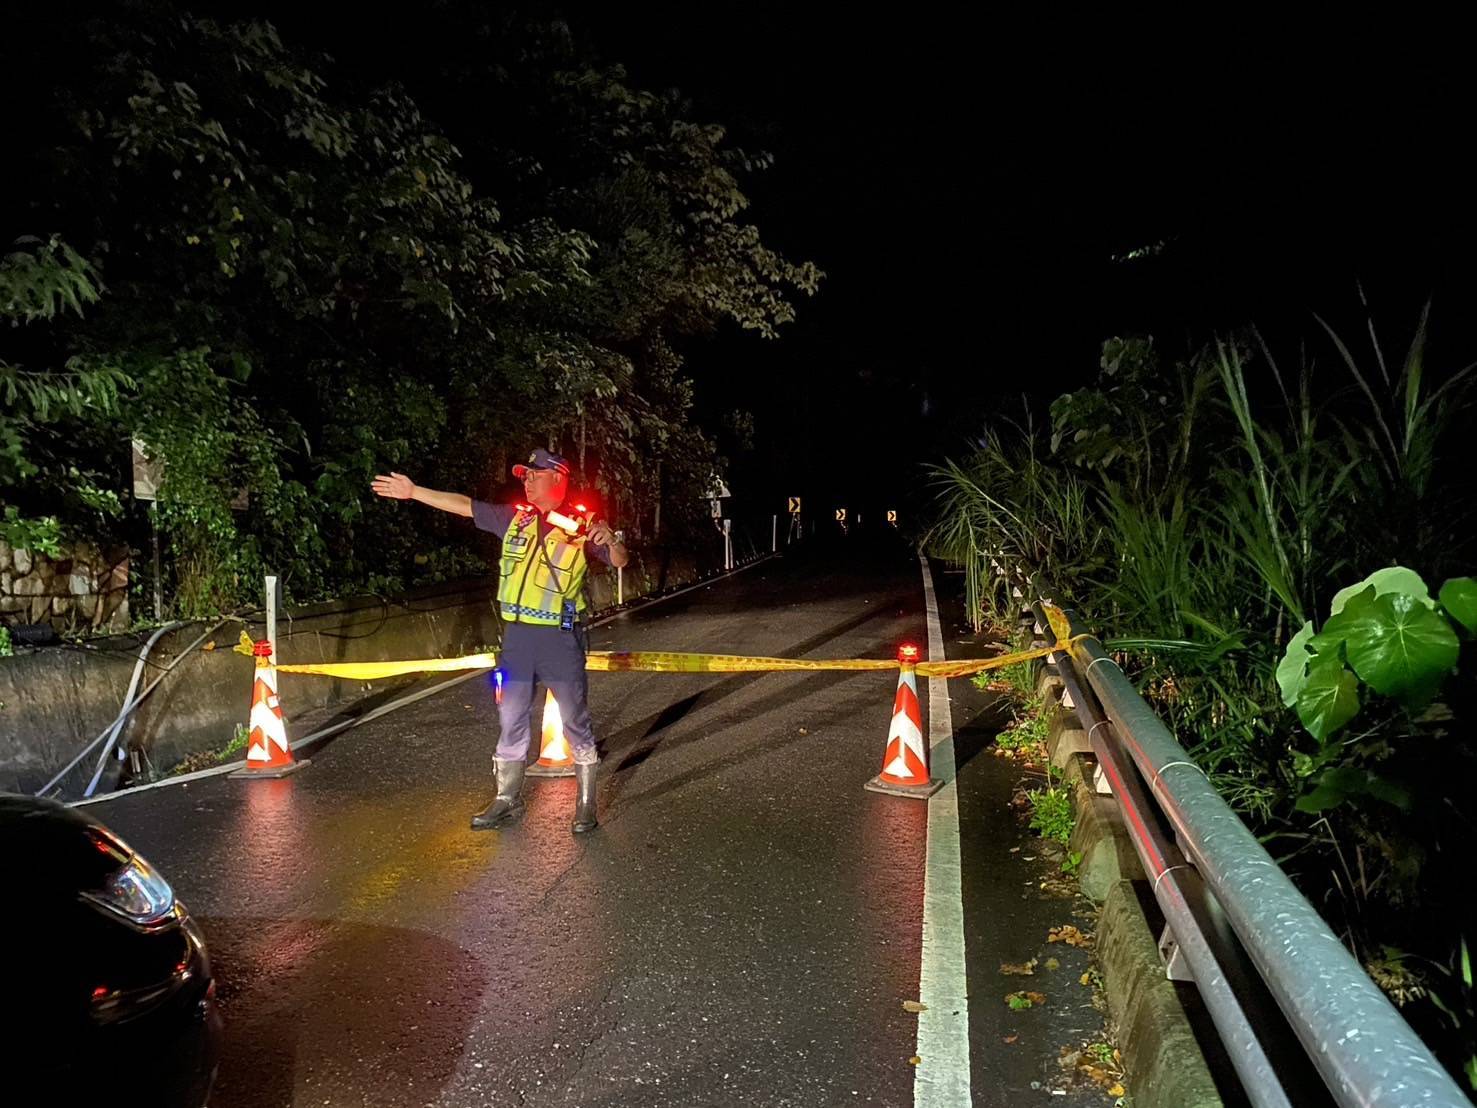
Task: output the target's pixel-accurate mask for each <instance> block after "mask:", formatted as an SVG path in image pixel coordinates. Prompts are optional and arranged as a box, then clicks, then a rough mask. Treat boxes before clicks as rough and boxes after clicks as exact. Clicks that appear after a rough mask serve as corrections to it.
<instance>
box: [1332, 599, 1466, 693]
mask: <svg viewBox="0 0 1477 1108" xmlns="http://www.w3.org/2000/svg"><path fill="white" fill-rule="evenodd" d="M1324 633H1325V634H1334V633H1337V634H1338V635H1340V636H1341V637H1342V638H1343V640H1344V649H1345V652H1346V653H1347V655H1348V659H1349V665H1350V666H1352V667H1353V669H1354V672H1355V673H1357V674H1358V675H1359V679H1360V680H1361V681H1363V682H1364V683H1365V684H1366V685H1368V686H1369V687H1370V688H1372V689H1374V691H1375V692H1377V693H1382V694H1383V695H1385V696H1389V697H1394V698H1395V699H1396V700H1398V701H1400V703H1402V704H1403V705H1405V706H1406V707H1407V708H1410V709H1417V708H1421V707H1423V706H1424V705H1426V704H1428V703H1429V702H1430V700H1431V698H1432V697H1434V696H1435V695H1436V690H1437V689H1438V688H1440V686H1441V682H1442V680H1444V679H1445V677H1446V675H1447V674H1448V673H1450V672H1451V668H1452V666H1454V665H1456V660H1457V653H1458V651H1459V650H1460V649H1461V646H1460V644H1459V643H1458V642H1457V637H1456V632H1455V631H1453V630H1452V629H1451V624H1449V623H1448V622H1447V621H1446V620H1445V619H1444V618H1443V617H1442V616H1441V615H1440V614H1439V613H1438V612H1436V611H1434V610H1432V609H1431V608H1427V607H1426V606H1425V605H1424V604H1423V603H1421V601H1420V600H1419V599H1418V598H1416V597H1412V596H1408V595H1406V594H1405V593H1386V594H1385V595H1384V596H1376V595H1375V592H1374V589H1373V588H1366V589H1365V590H1364V591H1363V592H1362V593H1360V594H1359V595H1358V596H1355V597H1352V598H1350V599H1349V601H1348V602H1347V603H1346V604H1345V605H1344V610H1343V611H1341V612H1340V613H1339V614H1338V615H1336V616H1334V617H1333V618H1332V619H1330V620H1329V621H1328V623H1326V624H1325V625H1324Z"/></svg>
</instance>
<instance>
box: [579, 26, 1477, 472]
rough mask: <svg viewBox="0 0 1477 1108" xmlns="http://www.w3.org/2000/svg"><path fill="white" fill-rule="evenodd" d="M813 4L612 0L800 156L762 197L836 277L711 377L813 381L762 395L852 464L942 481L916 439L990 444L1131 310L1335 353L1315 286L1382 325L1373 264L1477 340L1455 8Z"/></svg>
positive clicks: (773, 425) (764, 223) (732, 107)
mask: <svg viewBox="0 0 1477 1108" xmlns="http://www.w3.org/2000/svg"><path fill="white" fill-rule="evenodd" d="M803 8H804V6H802V5H793V4H791V5H742V6H729V7H723V8H720V9H717V10H715V9H712V8H704V9H702V10H699V9H698V6H688V7H671V8H665V9H662V10H659V11H652V10H651V9H647V10H646V13H645V14H641V15H633V14H631V13H630V12H620V13H619V14H606V15H605V16H602V17H599V18H596V19H594V20H593V21H589V20H586V21H585V23H586V25H587V26H590V27H592V29H593V30H594V33H595V34H596V36H597V38H598V39H599V41H600V42H601V44H602V47H603V52H605V53H607V54H608V55H609V56H611V57H614V58H620V59H622V60H623V61H624V62H625V63H626V64H627V65H628V67H629V68H630V70H631V74H632V77H633V79H634V80H635V82H636V83H637V84H640V85H646V86H657V87H660V86H666V85H677V86H678V87H681V88H683V89H684V90H685V91H687V92H688V93H689V94H690V95H692V96H693V98H694V100H695V102H696V104H697V105H698V106H699V107H700V108H701V109H703V111H704V112H706V114H708V115H710V116H711V117H712V118H715V119H719V120H722V121H723V122H725V123H727V124H728V125H729V126H730V128H731V130H732V133H733V135H734V137H735V139H736V141H738V142H739V143H740V144H741V145H744V146H758V147H763V148H766V149H769V150H771V151H773V152H774V153H775V154H776V156H777V159H778V160H777V164H776V166H775V167H774V168H773V169H772V170H771V171H769V172H768V173H767V174H765V175H764V176H763V177H762V178H760V179H759V181H757V182H756V183H755V184H754V186H753V188H752V190H751V195H752V197H753V199H754V209H753V214H754V218H755V220H756V222H757V223H758V225H759V226H760V227H761V228H762V229H764V231H765V232H766V234H767V236H768V237H769V238H770V239H771V240H772V241H773V242H774V243H775V244H776V245H777V246H779V247H781V248H782V249H784V250H785V251H787V252H788V253H790V254H792V255H794V256H805V257H811V258H814V259H815V260H816V261H817V262H818V263H819V264H820V265H821V266H822V268H824V269H825V270H826V271H827V273H828V274H829V279H828V280H827V282H826V284H825V285H824V287H823V289H822V292H821V294H820V295H819V296H818V297H817V298H816V299H815V300H814V301H813V302H811V303H807V304H804V305H802V309H801V318H800V321H799V322H798V323H797V324H796V325H795V327H794V328H793V329H792V331H791V332H790V334H789V335H788V336H787V337H786V338H785V339H784V340H783V341H782V342H780V343H778V344H775V345H773V346H765V345H763V344H759V343H757V342H752V341H751V342H747V343H724V344H718V345H717V346H716V347H715V348H710V349H706V350H696V351H693V353H692V355H691V357H692V360H693V363H694V365H695V366H696V367H698V368H699V370H701V367H702V366H703V365H705V364H707V363H710V362H712V363H719V364H722V365H724V366H731V367H743V368H745V369H746V370H748V371H749V372H745V373H742V374H738V375H733V376H724V377H723V378H722V380H723V381H724V384H723V386H722V388H721V389H719V388H713V389H710V390H708V391H707V392H705V393H704V398H705V400H707V401H708V402H710V403H711V402H717V403H720V404H721V403H723V402H730V403H734V404H748V405H749V406H751V407H754V408H755V409H756V411H761V412H762V411H763V408H764V400H763V399H762V398H760V397H759V396H756V395H755V394H754V393H752V392H751V391H750V377H751V375H752V380H753V382H754V383H755V384H758V385H760V387H761V392H770V393H773V394H776V395H780V396H784V397H785V398H786V402H785V403H783V404H780V405H777V406H775V407H774V408H773V409H772V411H771V412H770V413H769V414H770V416H771V418H770V419H769V420H761V424H762V425H764V426H766V427H767V428H768V429H770V430H776V431H778V432H779V433H778V438H779V440H780V441H781V442H801V443H805V444H807V446H806V450H805V454H806V455H807V456H810V457H815V456H817V455H819V456H820V457H821V458H823V459H824V461H822V462H820V463H818V464H819V467H820V470H821V472H819V473H815V474H812V475H811V476H812V477H814V478H819V480H817V481H816V483H817V484H819V485H821V486H822V487H823V488H826V491H827V492H828V493H830V494H832V495H842V496H844V495H847V494H850V495H851V496H853V497H860V496H862V495H864V493H865V492H866V491H877V492H881V493H882V494H883V495H884V496H885V497H892V498H896V497H898V496H903V497H906V496H907V495H909V490H913V491H914V492H916V490H917V485H916V479H915V475H916V473H917V467H916V466H915V465H905V466H902V467H897V466H894V465H893V463H895V462H900V461H907V462H912V461H913V460H914V459H917V458H925V457H937V456H938V455H940V454H943V453H954V454H957V453H959V452H960V451H961V449H962V448H963V444H964V443H965V441H966V440H967V439H968V438H970V437H973V436H975V435H977V434H978V433H979V431H980V429H981V428H982V427H983V425H984V424H985V423H986V421H989V420H993V419H998V418H1000V417H1007V418H1016V419H1019V418H1021V417H1022V415H1023V412H1024V405H1023V401H1022V394H1026V395H1028V396H1030V397H1031V398H1032V399H1033V400H1034V401H1035V402H1036V409H1037V411H1038V413H1039V412H1040V411H1041V410H1042V409H1043V407H1044V402H1047V401H1049V400H1050V399H1051V398H1053V397H1054V396H1056V395H1058V394H1059V393H1060V392H1062V391H1065V390H1066V389H1068V388H1071V387H1074V386H1079V385H1081V384H1084V383H1086V382H1088V381H1090V380H1091V379H1092V377H1093V375H1094V372H1095V369H1096V364H1097V357H1098V351H1099V348H1100V345H1101V342H1102V340H1103V339H1104V338H1106V337H1108V336H1110V335H1114V334H1120V333H1125V332H1129V331H1138V332H1148V333H1152V334H1154V335H1155V336H1156V338H1157V339H1158V341H1159V342H1160V344H1161V346H1162V347H1163V348H1164V349H1165V350H1166V351H1169V352H1175V351H1177V350H1184V349H1186V348H1187V347H1189V348H1193V347H1196V346H1199V345H1201V344H1202V343H1204V342H1205V341H1207V340H1208V339H1210V338H1212V337H1214V336H1215V335H1216V334H1221V333H1224V332H1225V331H1227V330H1228V329H1230V328H1233V327H1238V326H1242V325H1245V324H1247V323H1255V324H1257V326H1258V327H1259V328H1260V329H1261V330H1262V331H1263V333H1264V334H1266V335H1267V336H1268V338H1269V341H1271V342H1273V344H1274V348H1276V347H1277V346H1278V345H1279V344H1280V345H1281V348H1282V349H1283V350H1284V351H1286V352H1288V353H1289V355H1290V356H1289V358H1288V360H1289V361H1296V356H1295V352H1296V349H1297V343H1298V342H1299V341H1301V340H1303V339H1307V340H1310V341H1309V347H1308V348H1309V351H1310V353H1311V355H1312V356H1313V357H1314V359H1315V362H1317V363H1321V364H1328V362H1329V359H1330V358H1331V356H1332V351H1331V349H1330V348H1329V347H1328V346H1327V342H1326V339H1325V340H1322V341H1321V343H1320V341H1318V334H1317V331H1316V326H1317V325H1316V322H1315V320H1314V318H1313V313H1314V312H1317V313H1319V314H1321V315H1323V316H1324V317H1325V318H1327V319H1329V320H1330V322H1332V323H1333V324H1334V325H1335V326H1337V327H1339V328H1340V329H1349V330H1352V331H1356V332H1357V331H1359V330H1361V329H1362V324H1363V316H1362V313H1361V309H1360V302H1359V290H1360V288H1361V286H1362V288H1363V290H1364V293H1365V295H1366V296H1367V297H1368V298H1369V301H1370V304H1371V307H1372V309H1373V311H1374V313H1375V315H1376V318H1377V320H1378V322H1379V325H1380V327H1381V333H1382V335H1383V336H1384V340H1385V342H1386V344H1387V345H1388V346H1389V347H1391V348H1398V351H1397V350H1392V353H1397V354H1402V353H1403V345H1404V343H1405V342H1406V341H1407V340H1408V337H1409V335H1410V333H1411V330H1412V328H1413V326H1414V323H1415V319H1416V317H1417V314H1418V312H1419V309H1420V306H1421V305H1422V303H1424V302H1425V300H1426V299H1428V298H1432V299H1433V309H1432V344H1431V362H1432V364H1433V365H1436V366H1438V367H1441V366H1444V367H1445V368H1446V369H1448V370H1450V369H1453V368H1456V366H1458V365H1464V364H1466V363H1467V362H1468V361H1471V360H1473V359H1477V326H1474V321H1473V318H1472V316H1473V312H1472V306H1473V303H1474V299H1473V294H1474V292H1477V279H1474V272H1477V264H1474V263H1477V251H1474V249H1473V247H1474V245H1477V235H1474V223H1473V218H1472V210H1473V195H1472V173H1471V169H1470V168H1469V166H1470V163H1471V161H1472V157H1471V153H1470V151H1469V149H1468V145H1469V142H1470V135H1471V114H1470V108H1471V105H1472V101H1473V96H1472V82H1471V79H1470V77H1469V76H1467V75H1466V70H1465V68H1464V67H1463V66H1460V65H1455V64H1446V63H1444V62H1443V61H1442V60H1441V59H1440V58H1438V57H1436V56H1434V55H1433V47H1434V45H1435V43H1436V41H1437V39H1438V38H1439V35H1438V34H1436V32H1435V29H1434V28H1427V29H1425V30H1424V31H1423V33H1422V35H1421V38H1420V41H1418V42H1413V43H1410V44H1406V43H1404V42H1402V41H1401V30H1400V29H1399V28H1396V27H1390V26H1384V27H1377V28H1369V29H1367V30H1366V31H1365V32H1364V33H1365V34H1366V36H1367V37H1366V38H1365V39H1364V40H1363V41H1353V40H1348V39H1341V38H1340V37H1338V35H1336V34H1335V33H1334V31H1333V30H1332V29H1329V28H1320V29H1318V31H1317V32H1316V33H1309V34H1307V35H1299V34H1297V33H1296V32H1294V31H1293V30H1292V29H1291V28H1290V27H1288V26H1287V25H1286V23H1285V22H1284V23H1278V24H1275V25H1262V26H1258V25H1255V24H1250V23H1243V24H1239V25H1234V26H1232V25H1228V26H1220V27H1216V28H1210V29H1203V30H1191V29H1190V28H1188V27H1187V28H1185V29H1184V33H1183V34H1182V35H1181V36H1180V39H1179V41H1178V42H1176V43H1173V44H1171V43H1170V42H1168V41H1163V35H1164V34H1165V32H1166V31H1171V30H1175V29H1174V28H1166V27H1163V26H1158V27H1150V26H1147V25H1146V26H1144V27H1141V28H1134V27H1128V26H1125V25H1122V24H1116V23H1115V24H1114V25H1112V26H1108V27H1102V28H1094V27H1091V26H1087V25H1080V24H1079V25H1077V26H1075V27H1063V26H1061V25H1059V24H1058V23H1056V22H1052V21H1043V22H1041V23H1040V24H1037V25H1028V24H1023V23H1017V24H1014V25H1011V24H1009V23H1007V22H1004V21H1002V20H1001V19H999V18H998V17H995V16H993V15H991V16H987V15H985V14H983V11H982V10H977V11H976V13H975V14H972V15H963V14H961V13H962V11H963V9H958V8H956V9H953V10H949V9H929V8H928V7H927V6H923V5H919V6H901V7H893V8H891V9H889V10H888V12H887V15H886V16H874V17H872V18H870V19H867V18H859V17H855V16H852V17H848V18H844V19H843V18H824V17H818V16H815V15H807V14H806V13H805V12H804V11H803ZM606 11H607V12H609V9H606ZM1156 244H1163V245H1162V251H1161V252H1160V253H1158V254H1157V255H1153V256H1151V257H1150V258H1147V259H1144V260H1140V261H1130V262H1115V261H1114V260H1113V259H1114V258H1115V256H1122V255H1125V254H1128V253H1129V252H1131V251H1134V250H1136V249H1141V248H1144V247H1153V246H1155V245H1156ZM1330 376H1332V374H1330ZM699 379H700V380H706V375H704V374H703V373H701V372H699ZM801 380H803V381H804V385H803V386H799V387H800V397H799V399H800V403H799V404H796V405H793V406H792V405H791V404H790V403H789V401H790V400H793V399H795V398H796V397H795V396H794V391H795V390H796V388H797V382H799V381H801ZM889 471H893V472H889ZM822 475H823V476H822Z"/></svg>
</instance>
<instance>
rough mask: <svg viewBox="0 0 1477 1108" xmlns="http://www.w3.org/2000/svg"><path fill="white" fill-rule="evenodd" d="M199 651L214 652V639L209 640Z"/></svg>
mask: <svg viewBox="0 0 1477 1108" xmlns="http://www.w3.org/2000/svg"><path fill="white" fill-rule="evenodd" d="M200 649H201V650H214V649H215V640H214V639H211V640H210V641H209V642H208V643H206V644H205V645H204V646H202V647H201V648H200Z"/></svg>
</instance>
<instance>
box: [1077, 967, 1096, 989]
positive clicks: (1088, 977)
mask: <svg viewBox="0 0 1477 1108" xmlns="http://www.w3.org/2000/svg"><path fill="white" fill-rule="evenodd" d="M1077 980H1078V981H1079V982H1081V983H1082V984H1083V985H1091V984H1092V971H1091V970H1089V971H1088V972H1087V973H1084V974H1083V975H1082V976H1081V977H1079V978H1077Z"/></svg>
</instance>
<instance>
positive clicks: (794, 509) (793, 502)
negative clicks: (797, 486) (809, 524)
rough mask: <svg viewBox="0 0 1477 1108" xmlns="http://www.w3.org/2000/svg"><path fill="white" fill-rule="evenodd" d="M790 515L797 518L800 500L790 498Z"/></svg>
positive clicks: (793, 497)
mask: <svg viewBox="0 0 1477 1108" xmlns="http://www.w3.org/2000/svg"><path fill="white" fill-rule="evenodd" d="M790 514H791V515H792V516H798V515H799V514H800V498H799V497H798V496H792V497H790Z"/></svg>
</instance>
